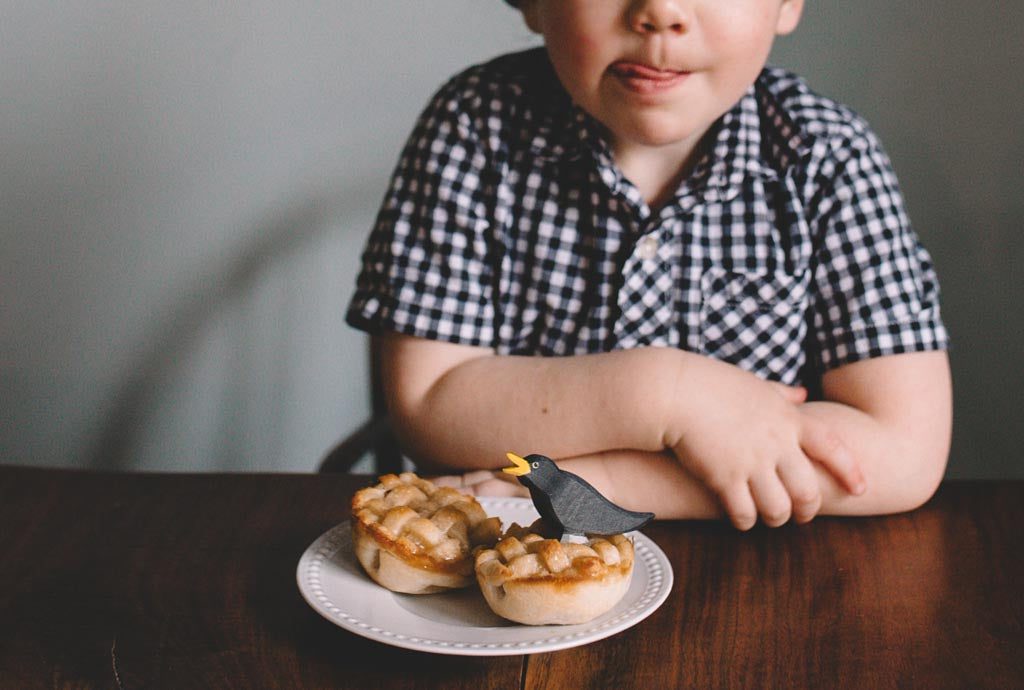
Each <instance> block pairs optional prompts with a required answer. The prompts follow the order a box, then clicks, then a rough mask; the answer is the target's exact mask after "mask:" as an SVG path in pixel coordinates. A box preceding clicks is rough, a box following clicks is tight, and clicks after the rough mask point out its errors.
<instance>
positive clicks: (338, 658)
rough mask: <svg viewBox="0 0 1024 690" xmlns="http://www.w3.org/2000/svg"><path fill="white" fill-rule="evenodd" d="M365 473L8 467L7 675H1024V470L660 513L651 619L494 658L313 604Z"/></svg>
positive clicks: (608, 683)
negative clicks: (326, 554) (806, 513)
mask: <svg viewBox="0 0 1024 690" xmlns="http://www.w3.org/2000/svg"><path fill="white" fill-rule="evenodd" d="M366 482H367V478H366V477H352V476H345V475H268V474H261V475H241V474H228V475H225V474H219V475H216V474H213V475H195V474H192V475H181V474H109V473H89V472H76V471H66V470H38V469H26V468H16V467H3V466H0V688H34V687H47V688H50V687H61V688H62V687H97V688H108V687H114V688H116V687H123V688H143V687H146V688H217V687H238V688H275V687H280V688H301V687H313V688H325V687H352V688H370V687H464V688H511V689H517V688H520V687H529V688H534V687H538V688H568V687H587V686H590V687H617V688H629V687H636V688H669V687H697V688H708V687H737V688H771V687H779V688H789V687H822V688H833V687H850V688H895V687H900V688H905V687H921V688H944V687H948V688H983V687H992V688H1021V687H1024V594H1022V588H1024V556H1022V551H1021V546H1022V544H1024V540H1022V538H1021V534H1022V532H1024V482H1001V483H960V482H956V483H947V484H945V485H943V486H942V488H941V489H940V490H939V493H938V494H937V495H936V497H935V498H934V499H933V500H932V501H931V502H930V503H929V504H928V505H926V506H925V507H924V508H922V509H920V510H918V511H916V512H914V513H911V514H908V515H899V516H894V517H886V518H870V519H865V518H861V519H830V518H818V519H817V520H815V521H814V522H812V523H811V524H809V525H804V526H792V525H789V526H785V527H783V528H780V529H774V530H772V529H766V528H760V527H758V528H755V529H754V530H753V531H751V532H749V533H746V534H742V533H738V532H735V531H733V530H732V529H731V528H729V527H727V526H725V525H724V524H717V523H704V522H691V523H655V524H654V525H653V526H651V527H649V528H648V529H646V530H645V532H646V533H647V534H648V535H649V536H650V537H652V538H653V539H654V540H655V541H656V542H657V543H658V544H659V545H660V546H661V547H662V548H663V549H664V550H665V552H666V553H667V554H668V556H669V558H670V559H671V561H672V564H673V568H674V570H675V588H674V591H673V592H672V594H671V596H670V597H669V599H668V601H667V602H666V603H665V605H664V606H662V607H661V608H660V609H659V610H658V611H657V612H655V613H654V614H653V615H652V616H651V617H650V618H648V619H646V620H645V621H643V622H642V623H640V624H639V625H637V626H635V627H633V628H631V629H629V630H627V631H625V632H622V633H620V634H618V635H615V636H613V637H610V638H608V639H605V640H602V641H599V642H595V643H593V644H590V645H586V646H584V647H579V648H576V649H571V650H565V651H560V652H554V653H549V654H538V655H533V656H528V657H524V656H512V657H492V658H467V657H447V656H437V655H431V654H424V653H418V652H410V651H406V650H401V649H396V648H392V647H388V646H385V645H382V644H378V643H376V642H371V641H369V640H365V639H363V638H361V637H358V636H356V635H353V634H351V633H349V632H346V631H344V630H342V629H340V628H338V627H336V626H334V625H333V624H331V623H330V622H328V621H327V620H325V619H323V618H321V617H320V616H319V615H318V614H317V613H316V612H314V611H313V610H312V609H311V608H310V607H309V606H308V605H307V604H306V603H305V601H304V600H303V599H302V598H301V596H300V594H299V592H298V590H297V587H296V584H295V567H296V564H297V562H298V559H299V556H300V555H301V554H302V553H303V551H304V550H305V549H306V547H307V546H308V545H309V544H310V543H311V542H312V541H313V540H314V539H315V538H316V537H317V536H319V535H320V534H322V533H323V532H324V531H326V530H327V529H328V528H330V527H332V526H334V525H335V524H337V523H339V522H342V521H344V520H345V519H347V516H346V510H347V504H348V501H349V498H350V496H351V494H352V492H353V491H354V490H355V489H356V488H358V487H359V486H362V485H364V484H365V483H366Z"/></svg>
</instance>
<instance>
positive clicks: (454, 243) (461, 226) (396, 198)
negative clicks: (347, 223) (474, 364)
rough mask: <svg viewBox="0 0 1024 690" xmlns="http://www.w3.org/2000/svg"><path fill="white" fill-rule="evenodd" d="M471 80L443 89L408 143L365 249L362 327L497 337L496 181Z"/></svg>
mask: <svg viewBox="0 0 1024 690" xmlns="http://www.w3.org/2000/svg"><path fill="white" fill-rule="evenodd" d="M471 87H472V82H471V80H470V81H469V83H468V84H467V79H466V77H465V75H462V78H461V79H460V78H459V77H456V78H455V79H453V80H452V81H450V82H449V83H448V84H447V85H446V86H445V87H443V88H442V89H441V90H439V91H438V92H437V94H435V96H434V97H433V99H432V101H431V102H430V104H429V105H428V106H427V108H426V109H425V110H424V111H423V113H422V114H421V115H420V117H419V120H418V121H417V123H416V126H415V128H414V129H413V132H412V134H411V136H410V138H409V140H408V142H407V143H406V145H405V148H404V150H403V152H402V154H401V157H400V159H399V161H398V164H397V166H396V168H395V171H394V173H393V175H392V178H391V182H390V185H389V188H388V191H387V193H386V195H385V198H384V201H383V203H382V205H381V208H380V211H379V213H378V216H377V219H376V222H375V223H374V227H373V229H372V231H371V233H370V236H369V239H368V241H367V244H366V248H365V250H364V252H363V256H362V267H361V270H360V273H359V276H358V278H357V281H356V291H355V294H354V296H353V298H352V301H351V303H350V305H349V309H348V313H347V316H346V320H347V321H348V323H349V324H350V325H352V326H353V327H355V328H358V329H360V330H364V331H367V332H369V333H380V332H398V333H404V334H407V335H413V336H417V337H421V338H428V339H431V340H443V341H447V342H453V343H460V344H467V345H477V346H491V345H493V340H494V330H495V329H494V307H493V300H492V286H491V284H492V280H493V275H494V272H493V270H492V269H491V267H490V265H489V262H488V261H489V260H488V253H489V248H488V234H489V232H488V231H489V227H490V222H489V221H488V218H489V217H490V216H491V215H493V214H492V213H489V212H488V208H489V205H490V203H489V201H488V198H489V197H493V194H492V193H489V192H488V188H489V187H490V188H493V182H490V181H489V180H490V174H489V172H488V158H487V156H486V155H485V152H484V147H483V146H482V145H481V144H480V138H479V137H478V136H477V131H478V129H477V126H476V125H477V122H476V120H477V118H475V117H474V115H473V111H472V107H473V106H474V104H479V102H480V99H479V98H478V97H475V96H474V94H473V92H472V88H471Z"/></svg>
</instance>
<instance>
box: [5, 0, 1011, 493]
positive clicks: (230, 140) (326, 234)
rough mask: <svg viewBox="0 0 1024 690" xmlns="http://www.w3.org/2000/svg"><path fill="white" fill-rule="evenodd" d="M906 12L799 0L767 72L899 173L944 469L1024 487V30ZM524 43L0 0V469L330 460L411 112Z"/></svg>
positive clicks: (515, 37) (474, 28) (295, 15)
mask: <svg viewBox="0 0 1024 690" xmlns="http://www.w3.org/2000/svg"><path fill="white" fill-rule="evenodd" d="M909 5H911V4H910V3H891V2H882V0H866V1H865V2H863V3H859V4H856V5H850V4H849V3H845V4H840V3H831V4H824V3H814V2H811V3H810V4H809V6H808V8H807V13H806V16H805V21H804V24H803V26H802V27H801V28H800V30H799V31H798V32H797V33H796V34H795V35H794V36H792V37H790V38H787V39H783V40H782V41H780V43H779V44H778V47H777V50H776V53H775V55H774V57H773V61H774V62H776V63H778V64H782V65H785V66H789V67H793V68H795V69H797V70H798V71H800V72H802V73H804V74H805V75H806V76H807V77H808V79H809V80H810V82H811V84H812V85H813V86H814V87H816V88H817V89H818V90H820V91H822V92H824V93H826V94H828V95H831V96H834V97H836V98H839V99H840V100H843V101H846V102H847V103H849V104H850V105H852V106H854V107H855V108H857V109H858V110H859V111H860V112H862V113H863V114H864V115H865V116H867V117H868V119H869V120H870V121H871V122H872V123H873V124H874V126H875V128H876V129H877V130H878V131H879V132H880V134H881V135H882V137H883V140H884V141H885V142H886V144H887V146H888V149H889V151H890V153H891V154H892V157H893V159H894V163H895V165H896V169H897V172H898V173H899V175H900V178H901V180H902V183H903V186H904V191H905V193H906V197H907V202H908V205H909V208H910V213H911V217H912V218H913V220H914V222H915V225H916V226H917V228H918V231H919V232H920V234H921V236H922V237H923V238H924V240H925V242H926V244H927V245H928V247H929V248H930V249H931V251H932V254H933V256H934V258H935V261H936V265H937V268H938V270H939V274H940V278H941V280H942V284H943V289H944V309H945V317H946V320H947V323H948V325H949V327H950V329H951V331H952V333H953V336H954V339H955V350H954V351H953V363H954V375H955V377H956V381H955V385H956V404H957V419H956V432H955V441H954V453H953V458H952V461H951V467H950V473H951V474H952V475H954V476H974V477H1003V476H1005V477H1009V476H1016V477H1024V470H1022V469H1021V468H1020V464H1019V463H1018V462H1017V458H1018V457H1019V455H1018V452H1019V451H1018V449H1019V448H1020V447H1021V446H1022V441H1024V434H1022V432H1021V429H1020V425H1019V424H1018V423H1017V420H1018V419H1019V416H1018V405H1017V399H1018V398H1019V393H1018V391H1019V390H1021V388H1022V385H1021V384H1022V381H1021V367H1020V365H1019V364H1018V363H1019V362H1020V361H1021V355H1022V354H1024V352H1022V338H1024V336H1022V333H1024V328H1022V323H1021V314H1020V310H1019V308H1018V305H1019V304H1020V296H1021V288H1020V281H1019V280H1018V281H1014V280H1012V276H1013V271H1014V269H1015V267H1016V264H1017V263H1018V262H1019V261H1021V260H1022V258H1024V256H1022V251H1021V241H1020V234H1019V233H1017V232H1014V231H1015V230H1016V228H1017V226H1018V224H1019V223H1020V221H1021V219H1022V218H1024V209H1022V204H1021V200H1020V199H1021V195H1020V185H1021V174H1020V170H1021V163H1020V161H1021V160H1022V158H1024V151H1022V144H1021V141H1022V140H1021V136H1020V134H1019V130H1018V127H1019V123H1020V122H1021V121H1024V117H1022V112H1021V110H1022V99H1021V93H1022V91H1024V90H1022V89H1021V86H1022V84H1021V76H1020V74H1021V72H1020V71H1019V68H1018V67H1017V66H1019V65H1020V64H1021V62H1022V61H1021V58H1022V57H1024V55H1022V52H1024V51H1022V49H1021V47H1020V41H1019V37H1018V36H1016V35H1015V34H1013V33H1011V32H1013V31H1015V28H1016V27H1019V26H1021V25H1022V20H1024V16H1022V9H1021V4H1020V3H995V2H991V1H990V0H989V1H987V2H986V1H985V0H983V2H982V3H981V4H977V3H975V4H973V5H971V6H970V7H968V6H965V5H954V4H953V3H944V4H943V5H942V6H936V5H928V4H926V5H924V6H914V7H911V6H909ZM1004 5H1005V6H1004ZM225 7H227V9H225ZM1011 14H1012V15H1013V16H1011ZM533 44H535V39H534V38H533V37H531V36H529V35H528V34H527V32H526V31H525V29H524V28H523V27H522V26H521V23H520V22H519V21H518V19H517V17H516V16H515V14H514V13H513V12H512V11H511V10H509V9H508V8H507V7H505V5H504V4H503V3H501V2H498V0H491V1H487V2H480V0H443V1H441V2H430V3H428V2H411V1H409V0H406V1H403V2H399V1H398V0H385V1H383V2H376V3H363V2H360V3H356V2H352V1H351V0H342V1H341V2H338V1H337V0H335V1H334V2H325V1H321V0H296V1H294V2H290V3H271V2H263V1H262V0H253V1H252V2H249V3H244V4H243V3H212V2H198V1H196V0H183V1H182V2H178V3H168V2H156V1H155V0H134V1H133V2H130V3H126V2H116V3H115V2H108V1H105V0H63V1H62V2H60V3H47V2H38V0H33V1H31V2H30V1H29V0H0V233H2V235H0V240H2V246H3V259H4V262H3V266H4V270H3V272H2V273H0V310H2V311H0V434H2V436H0V462H13V463H22V464H37V465H65V466H89V467H126V468H140V469H169V470H200V469H223V470H298V471H303V470H310V469H313V468H314V467H315V465H316V463H317V461H318V460H319V458H320V457H321V456H322V454H323V453H324V452H325V451H326V450H327V449H328V448H329V447H330V446H331V445H332V444H333V443H334V442H335V440H337V439H338V438H339V437H340V436H341V435H343V434H344V433H345V432H347V431H348V430H350V429H352V428H354V427H355V426H356V425H357V424H358V423H359V421H360V420H361V419H362V418H363V417H364V415H365V414H366V413H367V409H368V402H367V398H366V367H365V362H366V345H365V341H364V339H363V337H362V336H361V335H360V334H358V333H355V332H353V331H351V330H349V329H348V328H347V327H345V325H344V323H343V312H344V306H345V304H346V302H347V300H348V297H349V295H350V294H351V290H352V282H353V280H354V274H355V270H356V266H357V262H358V253H359V250H360V249H361V244H362V241H363V238H364V236H365V233H366V231H367V229H368V227H369V225H370V222H371V221H372V217H373V214H374V213H375V211H376V207H377V204H378V203H379V200H380V197H381V195H382V193H383V190H384V185H385V183H386V180H387V176H388V174H389V173H390V169H391V167H392V165H393V163H394V161H395V158H396V156H397V154H398V152H399V149H400V147H401V145H402V143H403V141H404V138H405V136H406V135H407V134H408V132H409V129H410V128H411V126H412V123H413V119H414V118H415V116H416V114H417V112H418V111H419V110H420V108H421V107H422V106H423V104H424V102H425V99H426V98H427V97H428V96H429V94H430V93H431V92H432V91H433V90H434V89H435V88H436V86H437V85H439V84H440V82H441V81H442V80H443V79H444V78H445V77H447V76H448V75H449V74H451V73H453V72H454V71H456V70H457V69H459V68H461V67H462V66H464V65H467V64H469V63H471V62H474V61H479V60H482V59H485V58H487V57H490V56H492V55H495V54H497V53H500V52H505V51H508V50H517V49H520V48H523V47H526V46H529V45H533Z"/></svg>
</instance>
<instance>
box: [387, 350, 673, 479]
mask: <svg viewBox="0 0 1024 690" xmlns="http://www.w3.org/2000/svg"><path fill="white" fill-rule="evenodd" d="M683 356H684V353H682V352H681V351H678V350H674V349H669V348H641V349H635V350H626V351H616V352H610V353H603V354H595V355H584V356H577V357H516V356H507V357H503V356H483V357H477V358H474V359H470V360H468V361H464V362H462V363H460V364H458V365H457V366H454V367H452V368H451V369H450V370H448V371H447V372H446V373H444V374H443V375H442V376H441V377H440V378H439V379H438V380H437V381H435V382H433V383H432V385H430V387H429V388H428V389H426V390H425V391H424V392H423V393H422V394H420V395H410V396H409V397H408V398H407V399H404V400H397V401H394V400H393V401H392V403H393V404H392V406H391V407H392V415H393V416H394V418H395V422H396V426H397V427H398V430H399V433H400V436H402V437H403V439H404V440H405V441H406V444H407V446H408V449H409V450H410V451H411V452H412V453H413V455H414V456H415V458H416V459H417V460H419V461H421V462H424V463H425V464H439V465H441V466H446V467H451V468H494V467H498V466H501V465H502V464H503V463H505V452H506V451H510V450H511V451H515V452H517V453H521V454H526V453H531V452H539V453H544V454H545V455H549V456H551V457H556V458H558V457H571V456H579V455H586V454H594V453H600V452H602V451H606V450H608V449H611V448H635V449H639V450H648V451H660V450H661V449H662V448H663V443H664V441H663V437H664V426H665V423H666V422H665V417H666V415H667V414H668V409H669V407H670V406H671V404H672V401H673V398H674V395H675V391H676V388H677V373H676V369H677V367H678V365H679V361H680V358H681V357H683Z"/></svg>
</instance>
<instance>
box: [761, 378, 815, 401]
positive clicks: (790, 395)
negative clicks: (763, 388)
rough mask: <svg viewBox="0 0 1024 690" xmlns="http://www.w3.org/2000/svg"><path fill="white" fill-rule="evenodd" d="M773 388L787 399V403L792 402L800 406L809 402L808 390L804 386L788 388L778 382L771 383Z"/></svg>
mask: <svg viewBox="0 0 1024 690" xmlns="http://www.w3.org/2000/svg"><path fill="white" fill-rule="evenodd" d="M770 383H771V384H772V387H774V388H775V390H776V392H778V394H779V395H781V396H782V397H783V398H785V399H786V401H787V402H791V403H793V404H795V405H799V404H800V403H802V402H806V401H807V389H806V388H804V387H803V386H787V385H786V384H784V383H778V382H777V381H770Z"/></svg>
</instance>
